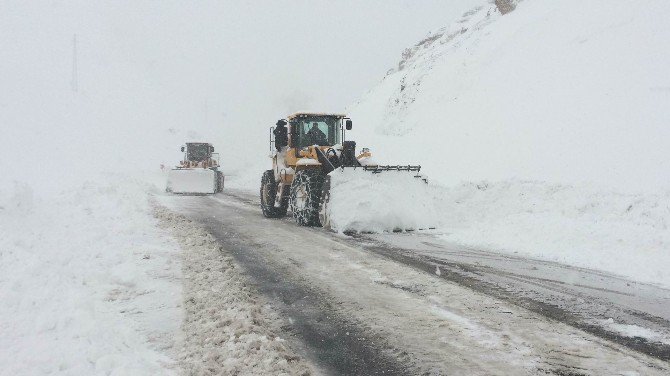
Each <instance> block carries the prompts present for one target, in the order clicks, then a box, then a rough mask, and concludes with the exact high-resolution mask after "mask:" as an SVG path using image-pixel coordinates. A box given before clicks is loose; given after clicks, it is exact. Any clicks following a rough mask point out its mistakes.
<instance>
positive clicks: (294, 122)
mask: <svg viewBox="0 0 670 376" xmlns="http://www.w3.org/2000/svg"><path fill="white" fill-rule="evenodd" d="M288 120H289V127H290V128H289V147H291V148H296V149H299V148H304V147H308V146H313V145H318V146H333V145H337V144H341V143H342V138H343V130H344V127H345V126H346V129H351V120H350V119H346V118H345V116H344V115H335V114H308V113H298V114H293V115H291V116H289V118H288Z"/></svg>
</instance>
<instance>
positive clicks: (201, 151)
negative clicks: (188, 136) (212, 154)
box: [186, 144, 209, 162]
mask: <svg viewBox="0 0 670 376" xmlns="http://www.w3.org/2000/svg"><path fill="white" fill-rule="evenodd" d="M187 146H188V147H187V156H186V157H187V159H188V160H189V161H196V162H202V161H204V160H205V159H207V158H209V145H208V144H188V145H187Z"/></svg>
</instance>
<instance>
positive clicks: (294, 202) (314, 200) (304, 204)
mask: <svg viewBox="0 0 670 376" xmlns="http://www.w3.org/2000/svg"><path fill="white" fill-rule="evenodd" d="M323 180H324V176H323V173H322V172H321V170H317V169H313V170H302V171H298V172H297V173H296V174H295V176H294V177H293V183H292V184H291V211H292V212H293V219H295V221H296V222H297V223H298V224H299V225H301V226H321V223H320V222H319V203H320V202H321V191H322V189H323Z"/></svg>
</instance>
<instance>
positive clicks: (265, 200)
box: [261, 170, 288, 218]
mask: <svg viewBox="0 0 670 376" xmlns="http://www.w3.org/2000/svg"><path fill="white" fill-rule="evenodd" d="M276 198H277V183H276V182H275V174H274V172H273V171H272V170H267V171H265V172H264V173H263V178H262V179H261V210H262V211H263V215H264V216H266V217H267V218H280V217H283V216H285V215H286V211H287V210H288V203H284V201H285V200H280V201H281V204H280V206H279V207H277V206H275V201H276Z"/></svg>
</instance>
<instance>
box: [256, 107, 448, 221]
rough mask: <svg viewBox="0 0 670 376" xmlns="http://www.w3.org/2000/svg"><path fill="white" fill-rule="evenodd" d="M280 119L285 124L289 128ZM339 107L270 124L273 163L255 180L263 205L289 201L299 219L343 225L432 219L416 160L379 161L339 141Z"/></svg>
mask: <svg viewBox="0 0 670 376" xmlns="http://www.w3.org/2000/svg"><path fill="white" fill-rule="evenodd" d="M286 125H289V127H288V129H287V128H286ZM351 128H352V122H351V119H349V118H347V117H346V116H345V115H338V114H320V113H296V114H293V115H291V116H289V117H288V119H287V120H284V119H282V120H279V121H278V122H277V127H276V128H274V129H273V130H272V135H274V140H273V139H272V136H271V143H274V149H275V151H273V153H272V158H273V169H272V170H267V171H265V173H264V174H263V178H262V180H261V190H260V196H261V209H262V211H263V215H264V216H266V217H269V218H277V217H283V216H284V215H286V213H287V211H288V209H289V208H290V209H291V212H292V214H293V218H294V219H295V221H296V222H297V223H298V224H299V225H302V226H324V227H326V228H329V229H332V230H335V231H340V232H345V231H354V232H383V231H407V230H417V229H425V228H432V227H434V226H435V221H434V219H435V218H436V216H435V215H434V213H433V211H434V205H431V203H430V199H431V197H432V196H431V195H430V188H429V186H428V184H427V180H426V179H425V178H424V177H422V176H421V175H419V172H420V170H421V166H417V165H409V166H382V165H378V164H376V163H374V162H373V161H372V155H371V153H370V151H369V150H368V149H365V148H364V149H362V151H361V153H359V154H358V155H356V150H355V149H356V143H355V142H354V141H344V136H345V131H346V130H351Z"/></svg>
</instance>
